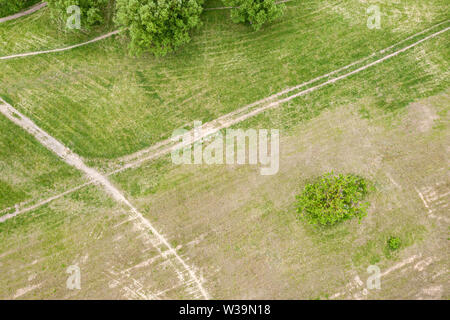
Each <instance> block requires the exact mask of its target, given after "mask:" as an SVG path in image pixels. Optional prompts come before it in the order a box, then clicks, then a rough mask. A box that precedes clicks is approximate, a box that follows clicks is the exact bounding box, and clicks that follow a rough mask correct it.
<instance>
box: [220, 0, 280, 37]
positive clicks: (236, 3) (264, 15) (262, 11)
mask: <svg viewBox="0 0 450 320" xmlns="http://www.w3.org/2000/svg"><path fill="white" fill-rule="evenodd" d="M224 2H225V4H226V5H228V6H231V7H233V9H232V10H231V19H232V20H233V21H234V22H235V23H250V24H251V25H252V28H253V29H254V30H259V29H260V28H261V26H262V25H263V24H265V23H269V22H272V21H274V20H275V19H277V18H279V17H281V16H282V14H283V11H284V9H285V7H286V6H285V5H284V4H276V3H275V0H224Z"/></svg>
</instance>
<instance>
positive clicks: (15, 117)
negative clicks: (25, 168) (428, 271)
mask: <svg viewBox="0 0 450 320" xmlns="http://www.w3.org/2000/svg"><path fill="white" fill-rule="evenodd" d="M0 112H1V113H2V114H3V115H5V116H6V117H7V118H8V119H9V120H11V121H12V122H14V123H15V124H16V125H18V126H20V127H21V128H22V129H24V130H25V131H27V132H28V133H30V134H31V135H33V136H34V137H35V138H36V139H37V140H38V141H39V142H40V143H41V144H42V145H43V146H45V147H46V148H47V149H49V150H50V151H52V152H54V153H55V154H56V155H57V156H58V157H60V158H61V159H62V160H64V162H66V163H67V164H69V165H71V166H73V167H75V168H77V169H78V170H80V171H82V172H83V173H84V174H85V175H86V176H87V177H88V179H89V180H91V181H93V182H94V183H95V184H98V185H101V186H102V187H103V188H104V189H105V190H106V192H107V193H108V194H109V195H110V196H111V197H113V198H114V199H115V200H116V201H117V202H119V203H122V204H124V205H125V206H127V207H128V208H129V209H130V218H132V219H133V220H134V221H136V223H137V224H138V225H137V226H138V227H139V228H140V229H141V230H145V233H144V234H146V235H148V231H150V232H151V234H152V235H153V236H155V237H156V240H157V241H159V243H161V244H162V245H163V246H165V247H166V249H167V251H164V253H163V251H162V249H161V248H160V247H159V246H155V248H156V249H157V250H158V251H159V253H160V254H161V255H162V256H164V257H168V256H173V257H174V258H175V259H176V261H177V262H178V263H179V264H180V266H181V269H182V270H184V271H186V272H187V273H188V275H189V276H190V278H191V281H193V283H195V284H196V286H197V288H198V290H199V291H200V293H201V295H202V296H203V297H204V298H205V299H208V293H207V292H206V290H205V289H204V288H203V286H202V283H201V281H200V279H199V278H197V276H196V275H195V273H194V271H193V269H192V268H191V267H190V266H188V265H187V264H186V262H185V261H184V260H183V259H182V258H181V257H180V256H179V255H178V253H177V252H176V251H175V249H174V248H173V247H172V246H171V245H170V244H169V242H168V241H167V240H166V239H165V238H164V237H163V236H162V235H161V234H160V233H159V232H158V230H156V228H155V227H154V226H153V225H152V224H151V223H150V222H149V221H148V220H147V219H146V218H145V217H144V216H143V215H142V214H141V213H140V212H139V211H138V210H137V209H136V208H135V207H134V206H133V205H132V204H131V203H130V202H129V201H128V200H127V199H126V198H125V196H124V195H123V194H122V192H120V191H119V190H118V189H117V188H116V187H115V186H114V185H113V184H112V183H111V182H110V181H109V180H108V178H107V177H106V176H104V175H102V174H101V173H100V172H98V171H97V170H95V169H93V168H90V167H88V166H86V164H85V163H84V161H83V159H81V157H80V156H78V155H77V154H75V153H73V152H72V151H71V150H70V149H69V148H67V147H66V146H64V145H63V144H62V143H61V142H59V141H58V140H56V139H55V138H54V137H52V136H50V135H49V134H48V133H47V132H45V131H44V130H42V129H41V128H39V127H38V126H37V125H36V124H35V123H34V122H33V121H31V119H29V118H28V117H26V116H24V115H23V114H21V113H20V112H19V111H17V110H16V109H15V108H13V107H12V106H11V105H9V104H8V103H7V102H6V101H4V100H3V99H1V98H0ZM174 267H175V266H174Z"/></svg>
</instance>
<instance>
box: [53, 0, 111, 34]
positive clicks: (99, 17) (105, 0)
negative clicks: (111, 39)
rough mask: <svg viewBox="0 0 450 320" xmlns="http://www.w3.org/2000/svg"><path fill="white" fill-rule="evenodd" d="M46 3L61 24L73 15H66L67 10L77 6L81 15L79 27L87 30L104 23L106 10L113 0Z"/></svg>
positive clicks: (55, 0) (59, 0) (70, 0)
mask: <svg viewBox="0 0 450 320" xmlns="http://www.w3.org/2000/svg"><path fill="white" fill-rule="evenodd" d="M47 2H48V6H49V7H50V8H51V10H52V13H53V15H54V16H55V17H56V19H57V20H59V21H60V22H62V23H63V24H65V23H66V21H67V19H68V18H69V17H70V16H71V15H72V14H73V13H71V12H69V13H68V12H67V9H68V8H69V7H71V6H74V5H75V6H78V7H79V8H80V13H81V16H80V18H81V26H82V27H83V28H88V27H90V26H93V25H97V24H101V23H103V22H104V21H105V16H106V14H107V11H108V8H109V6H110V4H111V3H112V2H113V0H47Z"/></svg>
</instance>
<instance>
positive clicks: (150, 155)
mask: <svg viewBox="0 0 450 320" xmlns="http://www.w3.org/2000/svg"><path fill="white" fill-rule="evenodd" d="M449 21H450V20H447V21H444V22H441V23H439V24H436V25H434V26H432V27H430V28H427V29H425V30H423V31H421V32H419V33H416V34H414V35H412V36H410V37H408V38H406V39H404V40H402V41H400V42H398V43H396V44H394V45H391V46H390V47H387V48H385V49H382V50H380V51H378V52H375V53H373V54H371V55H370V56H368V57H366V58H363V59H361V60H358V61H356V62H353V63H351V64H349V65H346V66H344V67H342V68H339V69H337V70H335V71H332V72H330V73H328V74H325V75H323V76H320V77H317V78H315V79H313V80H310V81H308V82H305V83H302V84H299V85H297V86H294V87H291V88H287V89H285V90H283V91H281V92H278V93H276V94H273V95H271V96H269V97H267V98H264V99H262V100H259V101H256V102H254V103H252V104H250V105H247V106H245V107H243V108H241V109H238V110H236V111H233V112H231V113H228V114H226V115H224V116H222V117H219V118H218V119H216V120H213V121H211V122H208V123H205V124H204V125H203V126H202V133H203V134H202V136H201V137H198V139H196V140H195V141H198V140H200V139H202V138H205V137H207V136H209V135H211V134H214V133H216V132H218V131H219V130H221V129H223V128H227V127H229V126H231V125H233V124H236V123H238V122H240V121H243V120H246V119H248V118H250V117H252V116H255V115H257V114H259V113H261V112H264V111H265V110H267V109H269V108H274V107H276V106H278V105H280V104H282V103H284V102H287V101H289V100H292V99H294V98H296V97H298V96H300V95H305V94H307V93H309V92H312V91H314V90H317V89H320V88H321V87H323V86H326V85H328V84H331V83H335V82H337V81H339V80H342V79H345V78H347V77H349V76H351V75H353V74H356V73H358V72H361V71H363V70H365V69H367V68H370V67H371V66H374V65H376V64H379V63H381V62H383V61H385V60H387V59H390V58H392V57H394V56H396V55H398V54H400V53H402V52H404V51H406V50H409V49H411V48H413V47H415V46H417V45H419V44H420V43H422V42H424V41H426V40H429V39H431V38H434V37H436V36H438V35H440V34H442V33H444V32H447V31H448V30H449V28H446V29H444V30H441V31H438V32H435V33H433V34H431V35H429V36H427V37H425V38H423V39H421V40H419V41H416V42H414V43H413V44H411V45H409V46H407V47H405V48H403V49H400V50H397V51H395V52H394V53H391V54H389V55H387V56H385V57H383V58H380V59H378V60H376V61H374V62H372V63H370V64H367V65H365V66H363V67H361V68H359V69H356V70H354V71H352V72H349V73H347V74H344V75H342V76H340V77H337V78H333V79H331V80H328V81H326V82H324V83H322V84H320V85H317V86H314V87H311V88H309V89H307V90H303V91H301V92H299V93H297V94H295V95H292V96H289V97H287V98H284V99H281V100H277V101H273V100H274V99H276V98H278V97H280V96H282V95H284V94H287V93H290V92H292V91H294V90H296V89H299V88H302V87H305V86H307V85H309V84H312V83H314V82H316V81H319V80H322V79H326V78H328V77H330V76H332V75H334V74H337V73H339V72H341V71H345V70H347V69H349V68H350V67H352V66H354V65H357V64H358V63H361V62H364V61H367V60H368V59H370V58H371V57H373V56H375V55H377V54H381V53H385V52H387V51H389V50H391V49H393V48H394V47H396V46H398V45H399V44H402V43H404V42H406V41H409V40H411V39H413V38H415V37H417V36H419V35H422V34H424V33H425V32H428V31H430V30H432V29H434V28H436V27H438V26H441V25H443V24H445V23H447V22H449ZM0 99H1V98H0ZM264 103H269V104H267V105H265V106H262V107H260V108H258V109H255V110H253V111H250V110H251V109H252V108H253V107H255V106H258V105H260V104H264ZM239 115H240V116H239ZM187 134H192V132H188V133H187ZM195 141H192V142H191V143H193V142H195ZM184 146H185V145H183V144H182V143H178V144H176V143H174V142H173V141H172V140H171V139H166V140H163V141H161V142H158V143H157V144H155V145H153V146H151V147H149V148H146V149H144V150H141V151H138V152H136V153H133V154H131V155H128V156H125V157H122V158H119V159H117V161H118V162H125V165H123V166H121V167H120V168H118V169H116V170H114V171H111V172H109V173H106V174H105V176H107V177H108V176H110V175H113V174H116V173H118V172H121V171H124V170H126V169H128V168H132V167H138V166H139V165H141V164H142V163H144V162H146V161H148V160H151V159H155V158H158V157H160V156H163V155H165V154H168V153H170V152H171V151H172V150H173V149H174V148H175V149H176V148H182V147H184ZM89 184H90V183H89ZM81 187H84V185H80V186H78V187H75V188H73V189H70V190H68V191H66V192H64V193H61V194H59V195H56V196H53V197H51V198H48V199H47V200H43V201H41V202H39V203H38V204H35V205H33V206H30V207H28V208H24V209H21V210H18V211H16V212H14V213H11V214H8V215H4V216H2V217H0V223H1V222H4V221H6V220H8V219H10V218H13V217H15V216H17V215H18V214H22V213H25V212H29V211H30V210H33V209H36V208H37V207H39V206H40V205H44V204H47V203H49V202H51V201H52V200H55V199H58V198H61V197H62V196H64V195H66V194H68V193H71V192H74V191H76V190H78V189H79V188H81Z"/></svg>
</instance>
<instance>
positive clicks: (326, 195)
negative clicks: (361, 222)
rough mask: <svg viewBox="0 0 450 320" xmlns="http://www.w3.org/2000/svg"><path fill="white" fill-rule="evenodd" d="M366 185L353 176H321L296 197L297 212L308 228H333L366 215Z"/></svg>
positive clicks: (367, 204) (367, 187)
mask: <svg viewBox="0 0 450 320" xmlns="http://www.w3.org/2000/svg"><path fill="white" fill-rule="evenodd" d="M368 191H369V186H368V182H367V181H366V180H364V179H363V178H361V177H359V176H356V175H352V174H349V175H343V174H338V175H335V174H333V173H328V174H325V175H324V176H322V177H320V178H318V179H317V180H316V181H314V182H312V183H309V184H307V185H306V186H305V188H304V189H303V191H302V193H301V194H299V195H298V196H297V212H298V213H299V214H300V217H301V218H303V219H305V220H306V221H308V222H309V223H310V224H319V225H333V224H335V223H337V222H339V221H342V220H346V219H350V218H353V217H358V218H359V219H362V218H363V217H364V216H365V215H367V208H368V206H369V203H368V202H362V200H363V199H364V198H365V196H366V195H367V193H368Z"/></svg>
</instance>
